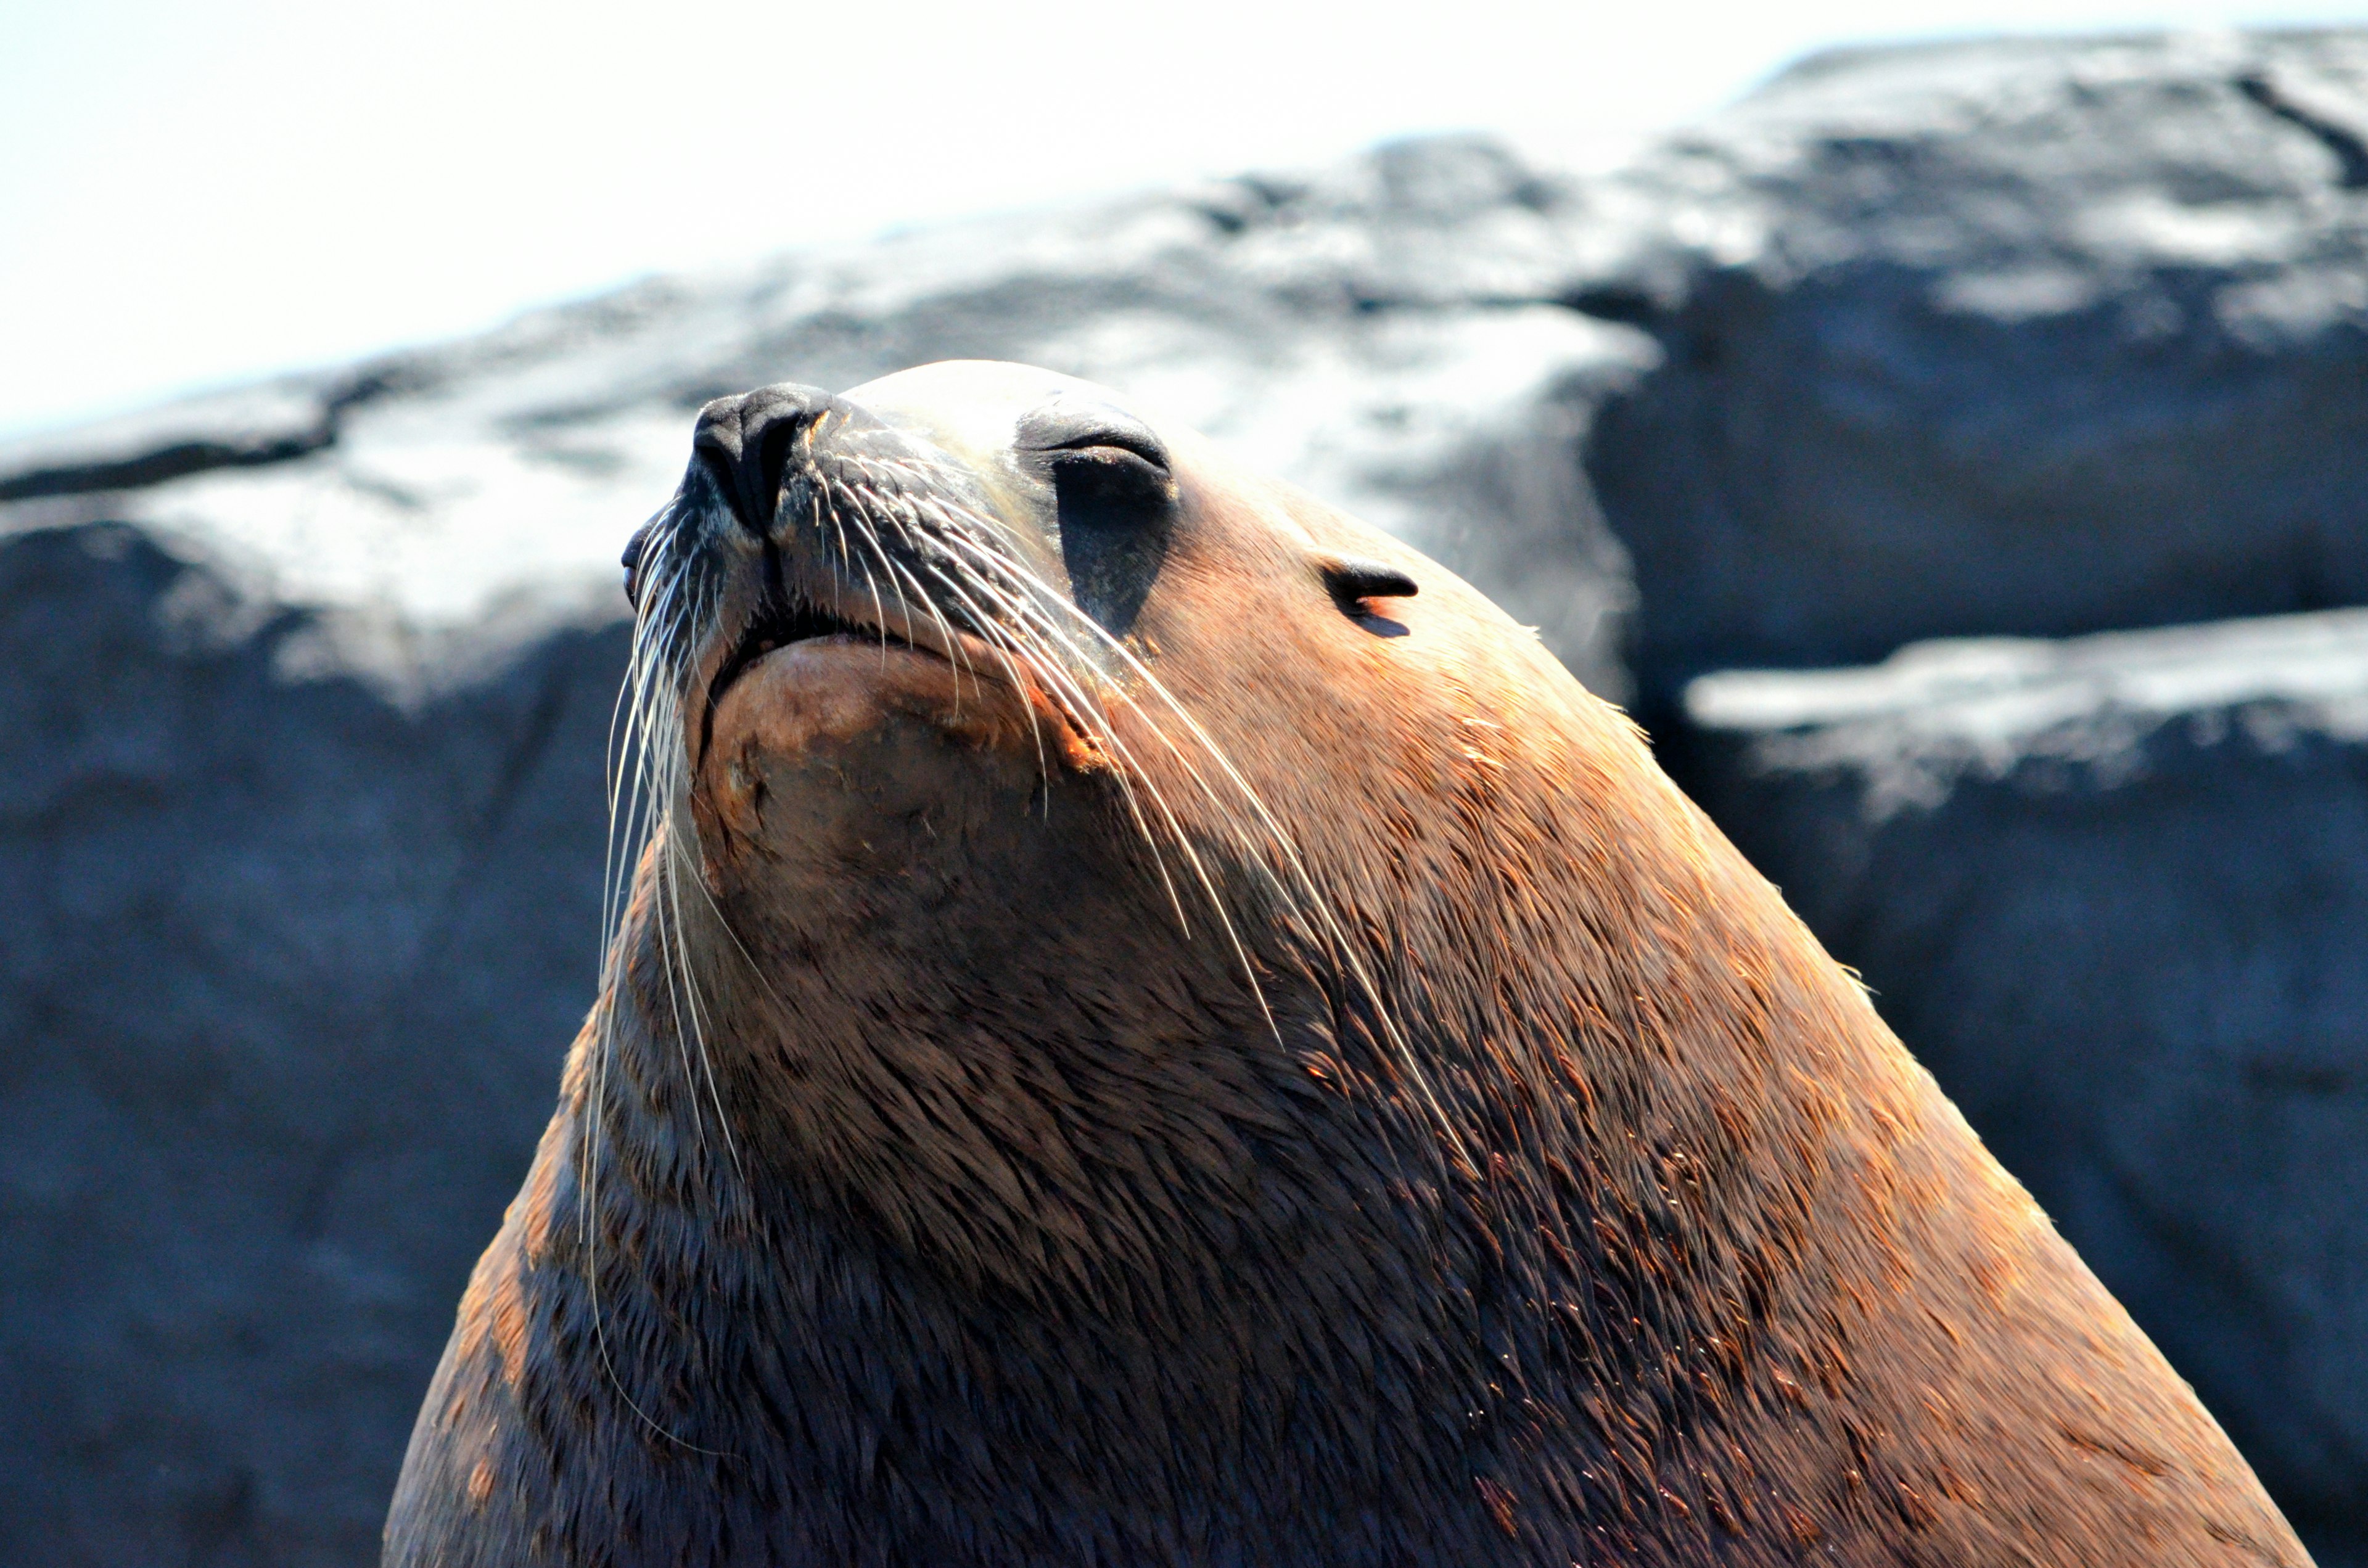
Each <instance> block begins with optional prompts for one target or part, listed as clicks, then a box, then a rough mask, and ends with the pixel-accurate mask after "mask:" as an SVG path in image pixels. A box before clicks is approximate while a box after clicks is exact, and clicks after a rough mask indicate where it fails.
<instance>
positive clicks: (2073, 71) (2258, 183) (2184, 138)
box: [1588, 30, 2368, 701]
mask: <svg viewBox="0 0 2368 1568" xmlns="http://www.w3.org/2000/svg"><path fill="white" fill-rule="evenodd" d="M1614 183H1615V184H1625V185H1630V186H1633V187H1634V188H1636V189H1637V190H1638V191H1640V192H1642V193H1643V198H1642V199H1644V201H1645V205H1646V206H1647V207H1649V208H1650V209H1651V210H1653V211H1655V212H1656V213H1657V214H1658V215H1659V222H1660V223H1661V224H1662V227H1661V229H1660V230H1659V233H1661V235H1662V238H1661V239H1660V240H1659V241H1658V242H1656V244H1643V243H1642V242H1639V245H1638V248H1637V250H1636V251H1635V253H1634V256H1635V257H1636V259H1635V260H1634V261H1633V262H1632V263H1631V265H1632V266H1633V267H1635V268H1636V271H1635V273H1634V281H1633V282H1632V283H1631V284H1629V285H1628V286H1627V288H1626V291H1625V292H1624V293H1622V292H1619V291H1617V290H1613V291H1611V292H1610V293H1608V294H1607V293H1605V292H1603V291H1602V290H1605V289H1606V288H1607V287H1608V286H1607V285H1601V284H1599V285H1598V286H1597V287H1598V290H1599V292H1598V294H1597V295H1596V296H1595V299H1594V301H1593V308H1596V309H1599V310H1612V311H1615V312H1616V311H1617V310H1618V309H1619V308H1620V307H1622V305H1624V306H1625V309H1626V313H1627V314H1628V316H1629V318H1630V319H1634V320H1637V321H1640V322H1643V323H1645V324H1648V325H1649V326H1651V327H1652V328H1653V330H1654V331H1655V333H1656V335H1657V336H1658V337H1659V339H1660V340H1661V342H1662V344H1663V346H1664V347H1665V349H1666V351H1667V361H1666V367H1665V368H1664V369H1662V370H1661V371H1660V372H1659V373H1657V374H1656V375H1654V376H1652V377H1650V378H1649V379H1647V380H1646V381H1644V382H1643V383H1642V385H1641V386H1639V387H1638V388H1637V390H1636V391H1635V392H1634V395H1633V396H1630V397H1627V398H1623V399H1620V400H1617V401H1615V402H1614V403H1613V404H1612V406H1611V407H1610V408H1608V409H1607V410H1605V412H1604V414H1603V415H1602V417H1601V418H1600V420H1599V421H1598V422H1597V423H1596V425H1595V426H1594V431H1593V437H1592V443H1591V449H1590V452H1589V458H1588V469H1589V472H1590V473H1591V474H1592V475H1593V478H1594V482H1595V483H1596V485H1597V487H1598V491H1599V494H1600V499H1601V504H1602V506H1603V509H1604V511H1605V513H1606V515H1607V516H1608V517H1610V518H1611V525H1612V528H1613V530H1614V531H1615V532H1616V533H1617V534H1618V536H1619V537H1620V538H1621V540H1622V541H1623V542H1624V543H1625V544H1626V545H1627V547H1628V549H1629V551H1630V552H1631V554H1632V556H1633V557H1634V563H1635V572H1636V580H1637V585H1638V591H1639V593H1640V596H1641V598H1642V604H1643V608H1642V613H1641V637H1640V646H1639V648H1638V651H1637V658H1638V660H1639V665H1640V669H1641V670H1642V672H1643V676H1642V679H1643V682H1644V685H1645V687H1646V696H1647V698H1648V699H1653V700H1656V701H1657V700H1665V699H1667V698H1668V696H1669V695H1671V694H1673V693H1674V691H1675V690H1676V688H1677V687H1678V685H1679V683H1681V682H1682V681H1683V680H1684V678H1686V677H1687V676H1691V675H1694V674H1699V673H1702V672H1704V671H1707V670H1711V669H1718V668H1736V667H1758V666H1764V665H1773V666H1785V665H1793V666H1798V665H1835V664H1855V663H1861V662H1863V661H1867V660H1871V659H1877V658H1880V657H1882V656H1883V655H1884V653H1888V652H1890V651H1891V650H1892V649H1894V648H1896V647H1898V646H1900V645H1902V644H1903V643H1907V642H1914V641H1917V640H1919V639H1924V638H1930V637H1940V636H1956V635H1965V634H1989V633H2011V634H2018V635H2036V636H2063V635H2070V634H2075V633H2080V632H2087V631H2104V630H2110V629H2112V628H2115V627H2131V626H2151V625H2165V624H2170V623H2175V622H2180V621H2193V620H2211V619H2221V618H2223V617H2228V616H2237V615H2256V614H2271V613H2280V612H2285V611H2291V610H2306V609H2316V608H2331V607H2334V606H2338V605H2345V604H2359V603H2363V602H2368V32H2362V31H2357V30H2354V31H2349V32H2330V33H2316V34H2314V33H2289V34H2271V35H2257V36H2252V37H2237V36H2235V35H2215V36H2208V37H2171V38H2159V37H2156V38H2131V39H2123V40H2097V41H2089V42H2079V43H2067V42H2065V41H2062V40H2014V41H1999V42H1989V43H1975V44H1964V43H1958V44H1944V45H1930V46H1924V47H1918V48H1907V49H1894V50H1884V51H1844V52H1839V53H1833V54H1827V55H1821V56H1818V57H1816V58H1815V59H1812V60H1810V61H1808V62H1804V64H1801V65H1799V66H1796V67H1795V68H1793V70H1791V71H1788V72H1786V73H1785V74H1782V75H1781V76H1779V77H1778V78H1776V79H1775V80H1774V81H1773V82H1771V83H1770V85H1768V86H1766V87H1765V88H1764V89H1762V90H1761V91H1760V92H1759V93H1757V94H1755V95H1754V96H1753V97H1750V98H1748V99H1747V100H1746V101H1745V102H1744V103H1742V104H1741V105H1739V106H1737V107H1736V108H1735V109H1733V110H1731V111H1729V112H1728V113H1726V114H1724V115H1722V116H1719V117H1717V118H1716V119H1713V120H1712V121H1711V122H1709V123H1707V124H1705V125H1703V126H1702V127H1700V128H1698V129H1697V130H1696V131H1693V132H1691V133H1690V134H1687V135H1684V136H1680V137H1678V138H1675V139H1673V140H1672V141H1671V142H1668V144H1666V145H1665V146H1664V147H1662V148H1661V149H1659V150H1658V151H1657V152H1656V153H1653V154H1651V155H1650V156H1648V157H1647V158H1645V160H1644V161H1643V162H1642V163H1641V164H1640V165H1639V166H1638V167H1637V168H1635V169H1634V170H1632V171H1630V172H1629V173H1628V174H1626V175H1623V176H1621V179H1620V180H1619V181H1617V182H1614ZM1602 199H1608V198H1602Z"/></svg>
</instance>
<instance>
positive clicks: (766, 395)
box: [691, 385, 830, 538]
mask: <svg viewBox="0 0 2368 1568" xmlns="http://www.w3.org/2000/svg"><path fill="white" fill-rule="evenodd" d="M829 403H830V394H829V393H828V392H822V391H820V390H818V389H816V388H814V387H801V386H786V385H785V386H773V387H759V388H758V389H757V390H756V391H755V392H749V393H747V394H746V395H745V396H742V397H736V398H722V399H718V400H717V401H716V402H714V403H709V404H708V405H707V406H706V407H705V408H703V409H701V410H700V414H699V427H698V429H697V431H696V432H695V433H694V434H693V435H692V437H691V447H692V449H693V450H694V451H695V452H696V453H697V454H698V456H699V458H700V460H701V461H703V462H704V463H705V464H706V465H707V468H708V471H709V472H710V473H712V475H713V476H714V478H715V482H716V484H717V485H718V487H719V488H721V489H722V490H723V494H724V498H725V499H726V500H727V501H729V502H730V503H731V505H732V510H733V515H734V517H737V518H738V519H739V521H740V524H741V526H742V527H744V528H747V529H748V530H749V531H750V532H751V533H754V534H756V535H757V536H758V537H760V538H761V537H764V536H765V535H767V534H768V532H769V531H770V529H771V528H772V522H773V513H774V509H775V508H776V507H777V506H779V504H780V494H781V485H782V483H783V481H784V479H785V477H786V476H787V473H788V471H789V466H790V461H791V456H792V454H793V453H794V451H795V449H796V446H797V441H798V437H800V436H801V435H802V434H803V433H804V432H805V431H807V430H809V429H811V428H813V426H814V421H815V420H816V419H817V418H819V417H820V416H821V415H822V413H823V411H824V410H825V408H827V407H828V406H829Z"/></svg>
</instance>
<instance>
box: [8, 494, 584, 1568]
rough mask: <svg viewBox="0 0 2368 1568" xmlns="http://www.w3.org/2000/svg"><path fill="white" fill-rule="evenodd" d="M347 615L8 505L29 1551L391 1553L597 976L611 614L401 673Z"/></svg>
mask: <svg viewBox="0 0 2368 1568" xmlns="http://www.w3.org/2000/svg"><path fill="white" fill-rule="evenodd" d="M317 619H318V618H317V617H315V616H312V615H308V614H306V613H304V612H300V611H291V610H290V609H288V608H285V607H283V606H280V605H277V604H274V603H272V602H270V601H269V600H268V599H265V598H258V597H255V596H253V595H252V594H250V593H246V592H243V591H241V590H239V589H238V588H236V587H235V586H234V585H232V584H230V583H228V582H226V581H225V580H223V579H222V577H221V576H219V575H217V574H213V573H210V572H208V571H206V570H204V569H202V568H198V567H192V566H189V565H188V564H186V563H183V562H178V561H176V560H174V559H173V558H172V557H170V556H168V555H166V554H165V553H164V552H163V551H160V550H159V549H158V548H157V547H156V546H155V545H154V543H153V542H152V541H150V540H148V539H146V538H145V537H143V536H142V534H140V533H139V532H137V531H135V530H133V529H131V528H123V527H110V526H104V525H100V526H93V527H90V528H81V529H74V530H65V531H50V532H39V533H32V534H27V535H20V536H17V537H16V538H14V539H10V540H0V660H5V664H6V668H7V670H8V671H9V678H8V679H7V680H6V682H0V733H6V735H7V736H8V743H7V747H6V753H5V759H0V965H5V966H6V983H5V985H0V1040H6V1045H5V1048H0V1104H5V1106H6V1115H5V1116H0V1256H5V1257H6V1258H7V1260H8V1267H7V1269H6V1271H5V1272H0V1455H5V1456H6V1458H5V1459H0V1561H5V1562H10V1563H20V1564H28V1565H29V1564H41V1563H124V1564H131V1563H151V1562H203V1563H267V1562H268V1563H294V1562H304V1563H332V1562H335V1563H348V1564H351V1563H361V1562H374V1561H375V1560H376V1554H377V1546H376V1543H377V1539H378V1532H379V1528H380V1526H381V1522H382V1519H383V1516H384V1512H385V1499H386V1496H387V1494H388V1493H389V1491H390V1490H391V1488H392V1487H393V1482H394V1476H395V1471H396V1470H397V1468H398V1467H399V1465H400V1463H401V1460H402V1455H403V1444H404V1438H405V1437H406V1436H407V1435H408V1432H409V1430H410V1424H411V1418H412V1415H414V1413H415V1412H416V1410H417V1408H418V1403H419V1396H420V1392H421V1390H422V1389H423V1388H424V1386H425V1383H426V1379H427V1375H428V1373H429V1371H430V1370H431V1369H432V1368H433V1366H434V1361H435V1356H436V1353H437V1350H438V1346H440V1345H441V1343H442V1341H443V1339H444V1336H445V1335H446V1334H447V1333H449V1332H450V1327H451V1321H452V1308H453V1303H454V1302H455V1301H457V1300H458V1299H459V1291H460V1290H461V1285H462V1283H463V1282H464V1281H465V1279H466V1278H467V1274H468V1269H469V1266H470V1265H471V1263H472V1262H473V1260H474V1258H475V1256H476V1254H477V1252H478V1251H479V1250H480V1249H481V1248H482V1247H483V1245H484V1240H485V1238H486V1237H487V1236H489V1235H490V1234H491V1233H492V1232H493V1229H494V1227H495V1225H496V1224H497V1223H498V1222H499V1219H500V1215H501V1210H502V1207H503V1205H504V1204H505V1203H507V1201H508V1199H509V1197H510V1195H511V1193H513V1192H514V1191H515V1190H516V1188H517V1186H518V1177H519V1172H520V1169H521V1166H522V1161H523V1159H524V1156H525V1153H526V1152H527V1151H528V1150H529V1149H530V1147H531V1145H532V1142H533V1139H534V1136H535V1134H536V1133H537V1132H538V1131H540V1129H541V1125H542V1123H543V1121H544V1120H545V1119H547V1118H548V1116H549V1114H550V1108H551V1105H552V1098H553V1094H554V1085H555V1084H556V1082H557V1071H558V1064H559V1061H560V1056H561V1053H562V1051H564V1047H565V1046H566V1043H567V1041H568V1040H569V1039H570V1037H571V1036H572V1035H573V1033H574V1031H575V1026H576V1023H577V1022H578V1020H579V1019H580V1018H581V1017H582V1015H583V1013H584V1010H585V1008H586V1005H587V1002H588V1000H589V997H590V995H591V992H592V983H593V974H594V968H595V964H596V962H597V948H598V925H599V885H598V884H599V870H600V844H601V838H602V835H603V833H604V831H605V815H604V807H603V788H602V781H601V768H602V761H601V758H602V750H603V745H604V743H605V739H606V735H607V732H608V725H609V709H610V703H611V699H612V698H613V696H614V693H615V690H616V685H617V680H618V676H619V674H620V670H621V667H622V661H623V636H622V632H621V630H613V631H595V632H576V633H568V634H563V635H558V636H553V637H550V638H547V639H545V640H542V641H541V642H538V643H537V644H535V645H534V646H533V647H532V648H531V649H530V650H529V651H526V652H523V653H517V654H516V655H515V656H513V657H511V658H509V659H507V660H505V661H502V662H500V663H498V664H497V665H492V666H489V667H480V668H478V669H476V670H475V671H474V672H473V673H472V676H471V678H470V679H468V680H467V682H466V683H465V685H464V686H462V687H461V688H459V689H456V690H449V691H441V692H431V693H427V694H424V695H423V696H422V697H421V699H420V700H418V701H417V702H416V705H408V706H406V705H404V704H401V703H398V702H396V701H394V700H392V699H390V698H389V697H388V696H387V695H386V694H385V693H383V692H382V691H381V690H379V689H377V688H376V687H373V686H371V685H370V684H369V683H367V682H364V681H362V680H359V679H357V678H355V677H354V676H351V675H346V674H324V673H322V672H320V671H319V670H318V668H317V667H315V664H314V661H313V660H312V659H310V658H309V657H305V656H301V654H302V649H303V647H304V646H305V643H306V641H307V640H308V639H309V638H312V637H314V636H316V635H317V634H318V632H319V630H320V628H319V626H318V624H317ZM291 653H295V654H299V655H300V656H296V657H290V655H291Z"/></svg>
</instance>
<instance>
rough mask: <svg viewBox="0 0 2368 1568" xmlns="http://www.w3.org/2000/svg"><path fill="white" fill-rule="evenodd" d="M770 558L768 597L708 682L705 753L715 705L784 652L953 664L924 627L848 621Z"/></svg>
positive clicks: (703, 720)
mask: <svg viewBox="0 0 2368 1568" xmlns="http://www.w3.org/2000/svg"><path fill="white" fill-rule="evenodd" d="M767 557H768V559H767V562H766V571H765V591H764V596H763V597H762V598H760V599H759V600H758V601H757V608H756V610H755V613H753V614H752V615H750V616H749V618H748V622H747V624H746V626H745V627H743V628H742V629H741V631H740V635H739V636H738V637H737V638H736V639H734V642H733V644H732V648H731V651H730V652H729V653H726V654H725V655H724V656H723V659H722V661H721V662H719V663H718V664H717V665H716V666H715V674H714V676H713V677H712V679H710V680H709V682H708V683H707V703H706V710H705V712H704V713H703V714H702V715H701V718H700V737H699V740H700V747H699V749H700V753H701V754H702V755H703V754H704V753H705V751H706V749H707V743H708V741H709V738H710V737H711V736H712V734H713V733H714V728H715V710H716V705H717V704H718V703H720V702H721V701H723V696H724V694H725V693H726V692H728V691H730V690H731V689H732V687H733V685H734V683H735V682H737V681H738V680H739V679H740V678H741V676H745V675H746V674H747V673H748V672H749V671H750V670H752V669H754V668H756V667H757V665H759V664H762V663H763V662H764V661H765V660H767V659H768V658H770V657H771V656H772V655H774V654H775V653H780V652H781V651H782V650H783V649H786V648H793V647H799V646H806V647H817V646H828V645H831V644H838V645H841V646H846V647H861V648H865V649H876V650H878V651H879V652H881V653H882V654H885V653H888V652H890V651H891V650H894V652H896V653H907V654H914V653H917V654H921V655H924V656H926V657H928V658H932V659H936V660H939V661H941V662H950V661H947V653H946V650H945V649H943V648H940V647H938V646H936V645H935V639H933V638H926V637H924V636H922V635H920V633H921V631H922V629H921V628H919V627H916V626H914V625H912V624H911V623H910V618H909V617H907V618H906V625H905V627H904V628H903V629H901V630H900V629H899V628H898V627H896V626H895V625H894V624H882V623H881V622H879V621H874V620H852V619H848V617H847V616H845V615H842V614H841V613H839V612H838V611H837V609H834V608H831V607H830V606H828V605H826V604H824V603H821V602H819V601H818V600H816V599H814V598H813V597H809V596H808V595H807V594H806V593H805V592H803V591H802V589H801V588H799V587H798V586H795V585H791V584H789V583H786V582H784V581H783V578H782V574H781V570H780V557H779V556H778V555H777V554H775V553H774V552H772V551H767ZM890 619H891V621H892V622H893V621H894V619H895V618H894V616H893V615H892V616H891V618H890Z"/></svg>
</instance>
